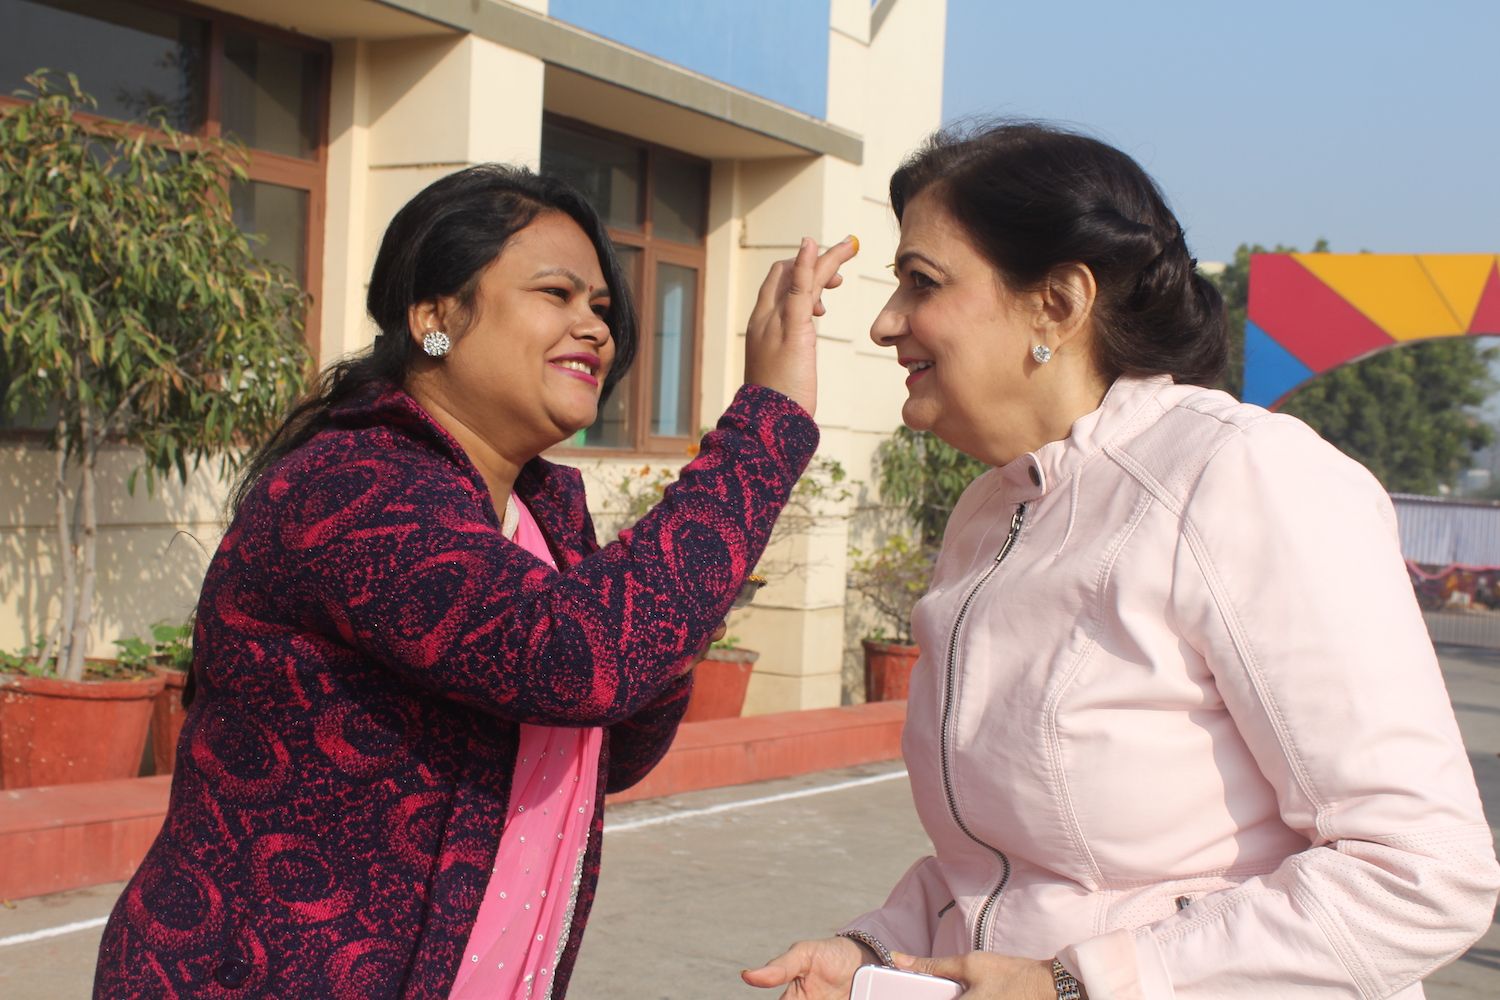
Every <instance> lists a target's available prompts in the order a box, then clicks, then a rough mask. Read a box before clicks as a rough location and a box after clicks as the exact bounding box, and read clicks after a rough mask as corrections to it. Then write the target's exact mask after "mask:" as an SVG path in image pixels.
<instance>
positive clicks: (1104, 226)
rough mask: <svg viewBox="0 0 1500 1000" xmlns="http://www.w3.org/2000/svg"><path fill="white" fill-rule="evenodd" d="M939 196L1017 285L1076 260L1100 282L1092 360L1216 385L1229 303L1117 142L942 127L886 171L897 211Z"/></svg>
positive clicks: (1032, 131) (1111, 373)
mask: <svg viewBox="0 0 1500 1000" xmlns="http://www.w3.org/2000/svg"><path fill="white" fill-rule="evenodd" d="M923 192H926V193H929V194H931V195H932V196H933V197H935V198H937V199H938V200H939V201H940V202H941V204H942V205H943V207H944V208H945V209H947V211H948V213H949V214H950V215H951V216H952V217H953V219H954V220H955V221H956V222H957V223H958V224H959V225H960V226H962V227H963V229H964V230H965V231H966V232H967V233H968V235H969V237H970V239H972V240H973V242H974V245H975V247H976V248H977V249H978V250H979V252H980V253H981V254H983V255H984V256H985V257H986V258H987V259H988V260H989V262H990V263H991V264H992V265H994V267H995V269H996V270H998V271H999V272H1000V275H1001V276H1002V277H1003V278H1004V280H1005V283H1006V284H1007V286H1009V287H1010V288H1013V289H1030V288H1037V287H1040V286H1041V285H1043V284H1045V282H1046V280H1047V276H1048V275H1049V274H1050V273H1051V272H1052V270H1053V269H1054V268H1056V267H1058V266H1059V265H1063V264H1071V263H1081V264H1084V265H1086V266H1087V267H1088V268H1089V270H1090V271H1092V272H1093V275H1094V280H1095V282H1096V283H1097V284H1098V289H1099V290H1098V296H1097V298H1096V300H1095V305H1094V315H1095V317H1096V324H1095V339H1094V348H1093V354H1094V363H1095V365H1096V367H1097V368H1098V369H1099V371H1100V373H1101V374H1103V375H1104V376H1105V377H1106V378H1108V379H1110V380H1113V379H1114V378H1116V377H1118V376H1120V375H1159V374H1168V375H1171V376H1172V378H1173V379H1174V380H1175V381H1178V382H1194V383H1199V384H1212V383H1213V382H1214V381H1216V380H1217V379H1218V377H1219V376H1220V374H1221V373H1222V372H1223V369H1224V363H1225V360H1226V358H1227V356H1228V328H1227V326H1226V323H1225V316H1224V303H1223V300H1222V299H1220V297H1219V293H1218V291H1217V289H1215V288H1214V286H1213V285H1212V284H1210V283H1209V282H1208V281H1207V280H1206V279H1205V278H1204V277H1203V276H1202V275H1200V274H1198V273H1197V261H1195V260H1194V259H1193V258H1192V257H1191V255H1190V254H1189V253H1188V248H1187V242H1186V241H1185V240H1184V238H1183V234H1182V227H1181V226H1179V225H1178V224H1177V219H1176V218H1175V217H1174V216H1173V215H1172V211H1171V209H1169V208H1168V207H1167V204H1166V200H1165V199H1164V198H1163V197H1162V194H1161V191H1160V190H1158V188H1157V186H1156V184H1155V182H1153V181H1152V180H1151V178H1150V177H1149V176H1147V174H1146V172H1145V171H1144V170H1142V169H1141V167H1140V165H1139V164H1138V163H1136V162H1135V161H1134V160H1132V159H1131V158H1130V157H1128V156H1126V155H1125V154H1124V153H1122V152H1120V151H1119V150H1118V149H1115V148H1114V147H1112V146H1109V145H1106V144H1105V143H1102V142H1100V141H1099V140H1097V139H1092V138H1089V137H1088V136H1085V135H1080V134H1078V133H1075V132H1070V131H1067V130H1066V129H1062V128H1058V127H1055V126H1052V125H1045V124H1040V123H1037V122H1001V123H998V124H996V123H989V124H984V125H980V126H973V125H970V126H960V127H958V128H950V129H945V130H943V131H940V132H938V133H937V134H935V135H934V136H932V137H931V138H930V139H929V140H928V141H927V142H926V144H924V145H923V146H922V148H921V149H919V150H917V151H916V152H915V153H913V154H912V155H911V156H909V157H908V158H907V160H906V162H904V163H903V164H902V165H901V167H900V169H898V170H897V171H896V172H895V174H893V175H892V176H891V207H892V208H894V209H895V212H896V218H897V219H900V218H901V214H902V212H904V211H905V209H906V206H907V205H908V204H910V203H911V200H912V199H913V198H915V197H916V196H917V195H918V194H920V193H923Z"/></svg>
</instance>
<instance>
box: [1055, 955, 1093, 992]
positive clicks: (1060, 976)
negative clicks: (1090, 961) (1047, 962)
mask: <svg viewBox="0 0 1500 1000" xmlns="http://www.w3.org/2000/svg"><path fill="white" fill-rule="evenodd" d="M1052 985H1053V986H1055V987H1057V1000H1088V998H1087V996H1086V995H1085V993H1084V992H1083V984H1082V983H1080V982H1079V981H1078V980H1077V979H1075V978H1074V976H1073V973H1071V972H1069V971H1068V970H1067V969H1065V968H1063V964H1062V963H1061V962H1059V961H1058V960H1057V959H1055V958H1054V959H1053V960H1052Z"/></svg>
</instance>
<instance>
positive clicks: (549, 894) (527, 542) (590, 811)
mask: <svg viewBox="0 0 1500 1000" xmlns="http://www.w3.org/2000/svg"><path fill="white" fill-rule="evenodd" d="M512 502H513V503H515V505H516V512H517V514H519V515H520V520H519V523H518V525H517V528H516V538H515V540H516V544H518V545H520V546H521V547H522V548H524V549H525V550H526V551H528V552H530V553H531V554H532V555H534V556H536V557H537V558H539V559H543V560H546V562H547V563H548V565H551V566H552V567H553V568H554V569H555V568H556V563H554V562H553V560H552V555H551V553H550V552H548V550H547V540H546V538H545V537H543V535H542V531H541V529H540V528H539V527H537V523H536V521H534V520H533V519H532V517H531V513H530V512H529V511H527V510H526V508H525V507H524V506H522V505H521V502H520V501H519V500H516V499H515V498H512ZM602 738H603V730H602V729H600V728H598V727H597V726H595V727H590V728H588V729H569V728H563V727H560V726H530V725H522V726H521V742H520V747H519V749H517V751H516V769H515V774H514V776H513V777H512V778H511V785H510V803H509V807H508V809H507V811H506V814H505V830H504V831H503V832H502V834H501V836H500V848H499V850H498V851H496V853H495V867H494V870H493V871H492V872H491V874H490V882H489V885H488V886H487V887H486V889H485V892H484V902H482V903H481V904H480V906H479V916H478V917H477V918H476V919H475V921H474V929H473V930H472V931H471V932H470V933H469V942H468V945H467V946H466V947H465V948H464V957H463V962H462V963H461V964H460V966H459V969H458V977H457V978H456V979H455V980H454V981H453V988H452V990H450V991H449V993H448V996H449V998H450V1000H479V998H485V1000H511V998H524V997H533V996H534V997H538V998H543V1000H545V998H547V997H550V996H551V995H552V981H553V977H554V976H555V975H556V972H557V960H558V958H559V957H561V955H562V951H563V948H564V947H566V945H567V943H568V930H569V928H570V927H571V925H572V922H573V904H574V902H575V901H576V899H577V895H578V884H579V880H580V878H581V877H582V873H583V855H584V852H585V850H587V848H588V838H589V825H590V823H591V822H592V821H593V818H594V808H593V806H594V793H595V790H596V787H597V780H598V774H599V746H600V743H601V741H602Z"/></svg>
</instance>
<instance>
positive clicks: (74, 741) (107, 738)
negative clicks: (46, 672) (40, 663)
mask: <svg viewBox="0 0 1500 1000" xmlns="http://www.w3.org/2000/svg"><path fill="white" fill-rule="evenodd" d="M164 683H165V682H164V681H163V680H162V679H161V678H160V677H141V678H137V679H134V680H120V681H64V680H58V679H57V678H55V677H30V676H27V675H24V674H0V788H25V787H28V786H32V785H65V784H72V783H75V782H81V781H109V780H112V779H115V778H133V777H135V776H136V774H137V773H138V771H139V769H140V764H141V754H142V752H143V751H144V750H145V749H146V728H147V726H148V725H149V724H150V722H151V705H152V702H153V701H154V699H155V698H156V695H157V694H158V693H159V692H160V691H161V689H162V686H163V685H164Z"/></svg>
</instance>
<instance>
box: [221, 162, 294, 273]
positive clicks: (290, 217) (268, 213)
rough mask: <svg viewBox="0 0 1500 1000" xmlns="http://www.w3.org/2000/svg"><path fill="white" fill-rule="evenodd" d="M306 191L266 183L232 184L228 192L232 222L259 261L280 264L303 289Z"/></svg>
mask: <svg viewBox="0 0 1500 1000" xmlns="http://www.w3.org/2000/svg"><path fill="white" fill-rule="evenodd" d="M307 199H308V195H307V192H306V191H301V190H298V189H297V188H289V187H282V186H281V185H279V184H266V183H264V182H262V181H248V182H244V183H239V182H237V183H235V185H234V186H233V188H232V189H231V190H230V192H229V203H230V205H231V207H232V208H233V209H234V222H235V225H237V226H239V227H240V228H241V229H243V230H244V231H245V232H247V233H251V234H253V235H252V236H251V242H252V244H253V245H254V247H255V252H256V254H258V255H259V256H260V257H261V259H262V260H267V261H270V262H272V263H275V264H280V265H281V266H282V267H284V268H286V269H287V270H288V271H290V272H291V274H292V275H293V276H294V277H295V278H296V279H297V281H298V282H299V283H300V284H301V285H302V287H304V288H306V287H307Z"/></svg>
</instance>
